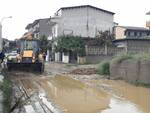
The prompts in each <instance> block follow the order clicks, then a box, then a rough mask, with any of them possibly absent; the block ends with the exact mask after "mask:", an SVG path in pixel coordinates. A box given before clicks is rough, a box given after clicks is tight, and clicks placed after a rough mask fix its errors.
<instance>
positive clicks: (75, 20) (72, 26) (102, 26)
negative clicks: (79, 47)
mask: <svg viewBox="0 0 150 113" xmlns="http://www.w3.org/2000/svg"><path fill="white" fill-rule="evenodd" d="M113 19H114V17H113V15H112V14H109V13H106V12H103V11H100V10H96V9H93V8H90V7H84V8H73V9H64V10H62V15H61V19H60V22H59V24H58V27H59V29H58V30H59V31H58V33H59V35H62V34H63V33H72V34H73V35H78V36H82V37H95V35H96V33H97V31H101V30H102V31H105V30H109V29H110V30H112V28H113V26H114V23H113V22H114V21H113Z"/></svg>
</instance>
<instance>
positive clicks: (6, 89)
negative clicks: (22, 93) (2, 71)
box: [2, 78, 12, 113]
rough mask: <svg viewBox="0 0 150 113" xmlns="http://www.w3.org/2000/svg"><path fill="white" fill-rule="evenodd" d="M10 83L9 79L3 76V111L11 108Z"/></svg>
mask: <svg viewBox="0 0 150 113" xmlns="http://www.w3.org/2000/svg"><path fill="white" fill-rule="evenodd" d="M11 85H12V84H11V81H10V80H8V79H6V78H5V79H4V81H3V84H2V91H3V112H4V113H9V112H10V109H11V94H12V86H11Z"/></svg>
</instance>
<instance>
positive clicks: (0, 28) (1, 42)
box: [0, 16, 12, 52]
mask: <svg viewBox="0 0 150 113" xmlns="http://www.w3.org/2000/svg"><path fill="white" fill-rule="evenodd" d="M7 18H12V16H9V17H3V18H2V19H1V21H0V52H2V50H3V36H2V22H3V21H4V20H5V19H7Z"/></svg>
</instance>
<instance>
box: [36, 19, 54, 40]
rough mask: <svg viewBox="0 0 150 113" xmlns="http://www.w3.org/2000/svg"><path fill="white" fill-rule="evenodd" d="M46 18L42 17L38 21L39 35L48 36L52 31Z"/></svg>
mask: <svg viewBox="0 0 150 113" xmlns="http://www.w3.org/2000/svg"><path fill="white" fill-rule="evenodd" d="M47 21H48V20H47V19H42V20H40V22H39V35H40V36H43V35H45V36H46V37H48V36H49V35H50V34H51V33H52V31H51V29H50V28H51V27H50V25H49V24H48V23H47Z"/></svg>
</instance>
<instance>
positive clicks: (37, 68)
mask: <svg viewBox="0 0 150 113" xmlns="http://www.w3.org/2000/svg"><path fill="white" fill-rule="evenodd" d="M7 69H8V71H13V70H15V71H26V72H40V73H42V72H43V71H44V64H43V63H40V62H36V63H24V62H21V63H14V62H8V63H7Z"/></svg>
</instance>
